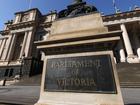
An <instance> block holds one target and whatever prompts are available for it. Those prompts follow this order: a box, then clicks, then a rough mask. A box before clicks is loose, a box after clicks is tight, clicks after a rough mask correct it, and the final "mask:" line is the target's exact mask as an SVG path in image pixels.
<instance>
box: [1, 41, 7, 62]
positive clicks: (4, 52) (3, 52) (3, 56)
mask: <svg viewBox="0 0 140 105" xmlns="http://www.w3.org/2000/svg"><path fill="white" fill-rule="evenodd" d="M4 40H5V42H4V46H3V50H2V55H1V59H2V60H4V61H5V57H6V50H7V40H8V39H7V38H5V39H4Z"/></svg>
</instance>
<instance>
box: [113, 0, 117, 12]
mask: <svg viewBox="0 0 140 105" xmlns="http://www.w3.org/2000/svg"><path fill="white" fill-rule="evenodd" d="M113 6H114V9H115V12H116V13H117V12H118V8H117V6H116V1H115V0H113Z"/></svg>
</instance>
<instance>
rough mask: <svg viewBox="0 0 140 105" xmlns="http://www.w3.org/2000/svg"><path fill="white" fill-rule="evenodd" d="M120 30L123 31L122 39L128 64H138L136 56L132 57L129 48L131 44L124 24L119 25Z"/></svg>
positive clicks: (132, 54)
mask: <svg viewBox="0 0 140 105" xmlns="http://www.w3.org/2000/svg"><path fill="white" fill-rule="evenodd" d="M120 27H121V30H122V31H123V33H122V37H123V41H124V44H125V48H126V52H127V62H129V63H138V62H139V60H138V58H137V57H136V56H134V53H133V49H132V46H131V42H130V39H129V36H128V33H127V30H126V27H125V25H124V24H121V26H120Z"/></svg>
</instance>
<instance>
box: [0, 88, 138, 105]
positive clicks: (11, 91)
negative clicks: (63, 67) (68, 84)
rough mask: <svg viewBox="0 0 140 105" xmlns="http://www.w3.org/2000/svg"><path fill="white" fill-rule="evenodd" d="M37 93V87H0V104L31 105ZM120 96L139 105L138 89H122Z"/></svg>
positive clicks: (37, 96)
mask: <svg viewBox="0 0 140 105" xmlns="http://www.w3.org/2000/svg"><path fill="white" fill-rule="evenodd" d="M39 91H40V87H39V86H4V87H0V103H13V105H15V104H23V105H33V104H34V103H36V102H37V100H38V98H39ZM122 94H123V99H124V102H125V104H127V105H140V88H122ZM0 105H2V104H0ZM3 105H4V104H3ZM10 105H11V104H10Z"/></svg>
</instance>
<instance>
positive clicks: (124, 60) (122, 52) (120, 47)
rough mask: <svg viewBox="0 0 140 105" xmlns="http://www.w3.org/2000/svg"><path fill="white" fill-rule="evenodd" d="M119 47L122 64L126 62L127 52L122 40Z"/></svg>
mask: <svg viewBox="0 0 140 105" xmlns="http://www.w3.org/2000/svg"><path fill="white" fill-rule="evenodd" d="M118 47H119V54H120V62H126V56H125V51H124V49H123V44H122V41H121V40H120V42H119V45H118Z"/></svg>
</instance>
